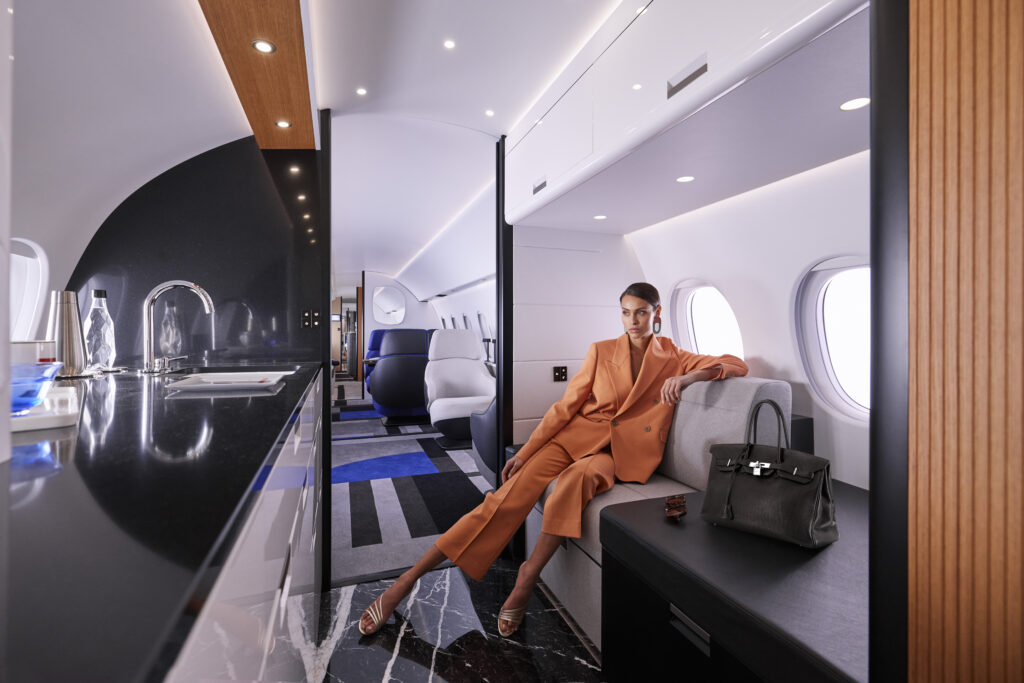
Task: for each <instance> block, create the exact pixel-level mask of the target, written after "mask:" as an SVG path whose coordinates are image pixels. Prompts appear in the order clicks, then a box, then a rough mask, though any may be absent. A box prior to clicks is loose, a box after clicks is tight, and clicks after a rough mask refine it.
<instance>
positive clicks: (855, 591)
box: [601, 481, 868, 681]
mask: <svg viewBox="0 0 1024 683" xmlns="http://www.w3.org/2000/svg"><path fill="white" fill-rule="evenodd" d="M833 487H834V493H835V501H836V522H837V524H838V526H839V534H840V537H839V540H838V541H836V542H835V543H833V544H832V545H830V546H827V547H825V548H822V549H820V550H808V549H806V548H801V547H799V546H795V545H790V544H788V543H783V542H782V541H776V540H774V539H770V538H763V537H761V536H754V535H752V534H747V533H743V532H741V531H736V530H734V529H728V528H725V527H716V526H712V525H711V524H708V523H707V522H705V521H704V520H702V519H701V517H700V508H701V504H702V503H703V494H702V493H699V492H697V493H687V494H686V502H687V508H688V509H689V514H687V515H685V516H684V517H682V519H681V520H680V522H679V524H678V525H677V524H674V523H672V522H669V521H666V520H665V519H664V516H665V515H664V500H663V499H661V498H655V499H651V500H644V501H638V502H635V503H620V504H618V505H609V506H608V507H605V508H604V509H603V510H601V544H602V547H603V550H604V552H610V553H612V554H613V555H615V556H616V557H617V558H619V559H620V560H621V561H624V562H625V561H627V560H628V562H626V564H627V565H628V566H629V567H630V569H631V570H632V571H634V572H636V573H637V574H639V575H640V576H641V578H643V579H645V580H646V581H647V582H648V583H649V584H650V585H652V586H655V587H657V589H658V592H659V593H662V594H663V596H664V597H665V598H667V599H668V600H671V601H672V602H673V603H675V604H676V605H677V606H678V607H679V608H680V609H681V610H683V612H684V613H686V614H687V615H688V616H690V617H691V618H693V619H694V620H695V621H696V622H697V623H698V624H699V625H701V626H702V627H703V628H704V629H705V630H707V631H708V632H710V633H711V637H712V640H713V641H717V642H718V643H719V644H720V645H721V647H724V648H725V649H727V650H729V651H730V652H731V653H732V654H733V655H734V656H736V657H737V658H738V659H740V661H742V662H743V663H744V664H745V665H747V666H749V667H750V668H751V669H752V670H754V671H755V672H757V673H758V675H760V676H762V677H764V678H765V680H779V681H793V680H837V681H867V679H868V492H867V491H865V490H864V489H859V488H856V487H853V486H850V485H848V484H844V483H842V482H838V481H834V482H833Z"/></svg>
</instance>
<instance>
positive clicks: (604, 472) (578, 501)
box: [434, 441, 615, 581]
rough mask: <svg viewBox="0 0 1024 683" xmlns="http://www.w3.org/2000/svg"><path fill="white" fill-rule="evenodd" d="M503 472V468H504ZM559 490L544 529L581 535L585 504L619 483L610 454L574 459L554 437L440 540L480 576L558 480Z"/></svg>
mask: <svg viewBox="0 0 1024 683" xmlns="http://www.w3.org/2000/svg"><path fill="white" fill-rule="evenodd" d="M499 476H501V475H500V473H499ZM556 477H557V478H558V481H557V482H555V490H554V492H552V494H551V495H550V496H549V497H548V499H547V501H546V502H545V503H544V522H543V525H542V526H541V530H542V531H544V532H546V533H549V534H555V535H556V536H568V537H570V538H579V537H580V535H581V526H582V517H583V508H585V507H586V506H587V503H589V502H590V501H591V499H592V498H593V497H594V496H596V495H597V494H599V493H601V492H603V491H607V490H608V489H610V488H611V487H612V485H613V484H614V483H615V466H614V464H613V463H612V456H611V454H610V453H597V454H594V455H588V456H586V457H584V458H580V459H579V460H575V461H574V460H573V459H572V456H570V455H569V454H568V453H567V452H566V450H565V449H564V448H562V447H561V446H560V445H558V444H557V443H556V442H554V441H551V442H549V443H548V444H547V445H546V446H544V447H542V448H541V449H540V450H538V451H537V452H536V453H534V454H533V455H532V456H530V458H529V459H527V461H526V462H525V463H524V464H523V466H522V467H521V468H520V469H519V471H518V472H516V474H515V475H514V476H513V477H511V478H510V479H509V480H508V481H506V482H505V483H504V484H502V485H501V487H500V488H498V490H496V491H494V492H492V493H488V494H487V495H486V496H485V497H484V501H483V502H482V503H480V505H478V506H476V508H474V509H473V510H471V511H470V512H468V513H466V514H465V515H463V517H462V519H460V520H459V521H457V522H456V523H455V524H453V525H452V528H451V529H449V530H448V531H446V532H445V533H444V534H442V535H441V537H440V538H438V539H437V541H436V542H435V543H434V545H435V547H436V548H437V549H438V550H440V551H441V552H442V553H444V554H445V556H447V557H448V559H450V560H451V561H452V562H454V563H455V564H457V565H458V566H459V567H460V568H461V569H462V570H463V571H464V572H466V573H467V574H469V575H470V576H471V577H472V578H474V579H476V580H477V581H480V580H481V579H483V577H484V574H486V573H487V570H488V569H490V567H491V565H492V564H494V561H495V560H496V559H497V558H498V555H500V554H501V551H502V549H503V548H504V547H505V546H506V545H508V542H509V541H510V540H512V536H514V535H515V533H516V530H517V529H518V528H519V527H520V525H522V523H523V521H524V520H525V519H526V516H527V515H528V514H530V510H531V509H532V508H533V506H534V505H535V504H536V503H537V501H538V500H540V497H541V494H543V493H544V490H545V489H546V488H547V486H548V484H549V483H550V482H551V480H552V479H554V478H556Z"/></svg>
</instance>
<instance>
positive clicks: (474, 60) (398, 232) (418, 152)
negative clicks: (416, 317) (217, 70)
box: [311, 0, 620, 286]
mask: <svg viewBox="0 0 1024 683" xmlns="http://www.w3.org/2000/svg"><path fill="white" fill-rule="evenodd" d="M619 4H620V0H521V1H520V2H507V0H432V1H431V2H422V1H420V0H373V2H369V1H367V0H312V2H311V14H312V20H311V24H312V32H313V49H314V69H315V72H316V82H317V91H318V97H319V106H320V108H330V109H331V110H332V112H333V115H334V121H333V127H332V128H333V132H332V178H331V182H332V185H333V187H332V196H333V205H332V228H331V231H332V242H333V254H332V258H333V261H334V274H335V278H336V282H337V284H338V285H339V286H340V285H343V284H353V283H354V282H356V281H357V280H356V279H355V278H357V275H358V271H359V270H362V269H366V270H372V271H379V272H383V273H387V274H389V275H394V274H395V273H397V272H398V271H399V270H400V269H401V268H402V267H403V266H404V265H405V264H406V263H407V262H408V261H409V259H410V258H412V257H413V256H414V255H415V254H416V253H417V252H418V251H419V250H420V249H421V248H422V247H423V246H424V244H425V243H426V242H427V241H428V240H430V239H431V238H432V237H433V236H434V235H436V234H437V233H438V232H439V231H440V230H441V229H442V228H444V227H445V225H446V224H447V223H448V222H449V221H450V220H451V219H452V218H454V217H455V216H457V215H458V214H459V212H460V211H461V210H462V209H463V208H464V207H465V206H466V205H467V204H469V203H470V202H471V201H472V200H473V198H474V197H476V196H477V195H478V194H479V192H480V191H481V190H482V189H483V188H484V187H485V186H486V185H487V183H488V182H489V181H490V180H491V179H492V178H493V177H494V167H495V143H496V142H497V140H498V138H499V136H500V135H502V134H503V133H506V132H508V131H509V130H511V129H512V127H513V125H514V124H515V123H516V122H517V121H518V120H519V118H520V117H521V116H523V115H524V114H525V113H526V111H527V110H528V109H529V108H530V106H531V105H532V104H533V102H534V101H535V100H536V99H537V98H538V97H539V96H540V95H541V93H542V92H543V91H544V89H545V88H546V87H547V86H548V84H549V83H550V82H551V81H552V80H554V78H555V77H556V76H557V75H558V74H559V73H560V72H561V71H562V69H563V68H564V67H565V66H566V65H567V64H568V63H569V61H570V60H571V59H572V58H573V56H575V54H576V53H577V52H578V51H579V50H580V48H582V47H583V45H584V44H585V43H586V42H587V40H589V39H590V37H591V36H592V35H593V34H594V33H595V32H596V31H597V29H598V28H599V27H600V25H601V24H602V23H604V21H605V19H606V18H607V17H608V16H609V15H610V14H611V12H612V11H613V10H614V9H615V8H616V7H617V6H618V5H619ZM449 39H450V40H453V41H454V42H455V48H454V49H451V50H448V49H446V48H445V47H444V45H443V43H444V41H445V40H449ZM357 88H365V89H366V91H367V94H366V95H365V96H360V95H357V94H356V89H357ZM488 109H490V110H492V111H494V116H493V117H488V116H486V115H485V113H484V112H485V111H486V110H488Z"/></svg>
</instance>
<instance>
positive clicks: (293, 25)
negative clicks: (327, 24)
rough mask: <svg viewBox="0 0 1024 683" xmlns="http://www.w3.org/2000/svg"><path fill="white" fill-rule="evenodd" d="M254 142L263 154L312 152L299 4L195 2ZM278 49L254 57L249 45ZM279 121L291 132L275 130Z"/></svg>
mask: <svg viewBox="0 0 1024 683" xmlns="http://www.w3.org/2000/svg"><path fill="white" fill-rule="evenodd" d="M199 5H200V7H202V9H203V14H204V15H206V22H207V23H208V24H209V25H210V31H211V32H212V33H213V38H214V40H215V41H216V42H217V48H218V49H219V50H220V54H221V57H222V58H223V59H224V64H225V66H227V68H228V74H229V75H230V76H231V82H232V83H234V86H235V91H236V92H237V93H238V99H239V100H241V102H242V109H244V110H245V115H246V116H247V117H248V119H249V124H250V125H251V126H252V130H253V133H255V135H256V143H257V144H258V145H259V146H260V147H261V148H263V149H314V148H315V147H316V143H315V137H314V134H313V112H312V111H311V108H310V103H309V80H308V78H307V74H306V49H305V45H304V43H303V38H302V14H301V10H300V8H299V0H264V1H263V2H232V1H229V0H199ZM258 39H260V40H267V41H269V42H271V43H273V44H274V45H275V46H276V47H277V50H276V51H274V52H273V53H271V54H263V53H260V52H257V51H256V50H255V49H253V47H252V41H254V40H258ZM279 120H285V121H290V122H291V124H292V126H291V128H280V127H278V126H277V125H276V122H277V121H279Z"/></svg>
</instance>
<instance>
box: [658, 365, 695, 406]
mask: <svg viewBox="0 0 1024 683" xmlns="http://www.w3.org/2000/svg"><path fill="white" fill-rule="evenodd" d="M694 374H695V373H692V372H691V373H690V374H689V375H679V376H678V377H669V378H668V379H667V380H665V383H664V384H662V385H661V402H662V403H664V404H665V405H669V406H674V405H675V404H676V403H679V396H680V394H682V393H683V389H685V388H686V387H688V386H690V385H691V384H693V382H694V379H695V378H694V376H693V375H694Z"/></svg>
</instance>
